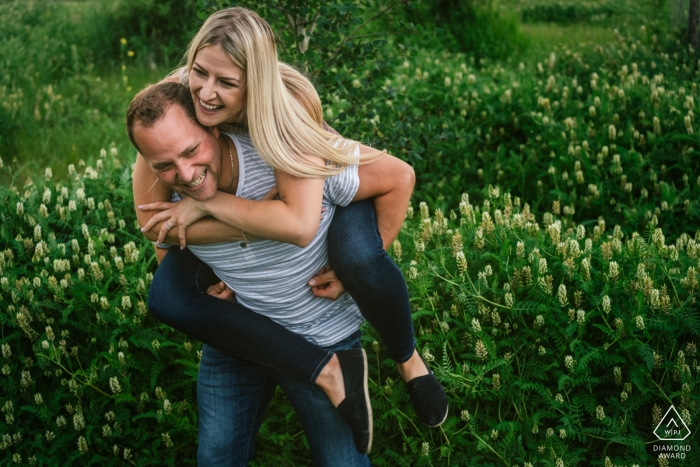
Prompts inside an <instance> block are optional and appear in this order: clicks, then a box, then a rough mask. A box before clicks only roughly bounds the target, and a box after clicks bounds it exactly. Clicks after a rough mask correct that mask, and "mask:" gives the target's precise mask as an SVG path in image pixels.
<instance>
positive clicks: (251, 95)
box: [186, 7, 384, 178]
mask: <svg viewBox="0 0 700 467" xmlns="http://www.w3.org/2000/svg"><path fill="white" fill-rule="evenodd" d="M210 45H219V46H221V48H222V49H223V50H224V52H226V54H227V55H228V56H229V57H230V58H231V60H232V62H233V63H234V64H235V65H237V66H239V67H240V68H241V69H242V70H243V72H244V73H245V81H246V83H245V86H246V99H245V104H244V108H243V118H244V119H245V121H244V122H242V123H245V124H247V126H248V131H249V133H250V137H251V139H252V141H253V144H254V145H255V148H256V149H257V150H258V152H259V153H260V156H261V157H262V158H263V159H264V160H265V162H267V163H268V164H270V165H271V166H272V167H274V168H276V169H279V170H281V171H284V172H287V173H289V174H291V175H294V176H297V177H307V178H309V177H314V178H316V177H327V176H329V175H334V174H336V173H339V172H341V171H342V170H343V169H344V168H345V166H347V165H351V164H357V163H358V162H359V160H358V159H357V157H356V153H357V143H356V142H355V141H351V140H347V139H344V138H342V137H340V136H338V135H334V134H332V133H330V132H328V131H326V130H324V129H323V128H322V126H321V125H322V122H323V112H322V109H321V100H320V99H319V97H318V93H317V92H316V90H315V89H314V87H313V85H312V84H311V82H310V81H309V80H308V79H307V78H305V77H304V76H303V75H302V74H301V73H299V72H298V71H297V70H295V69H294V68H292V67H291V66H289V65H287V64H284V63H282V62H279V60H278V58H277V47H276V45H275V36H274V34H273V32H272V29H271V28H270V26H269V25H268V24H267V23H266V22H265V21H264V20H263V19H262V18H260V16H258V15H257V14H256V13H254V12H253V11H250V10H247V9H245V8H239V7H236V8H227V9H225V10H220V11H218V12H216V13H214V14H212V15H211V16H210V17H209V18H207V20H206V22H205V23H204V25H203V26H202V27H201V28H200V30H199V32H198V33H197V35H196V36H195V37H194V39H192V42H190V44H189V47H188V49H187V54H186V56H187V71H188V72H189V71H190V70H192V65H193V63H194V59H195V56H196V55H197V52H198V51H199V50H201V49H203V48H204V47H208V46H210ZM382 154H384V152H383V151H376V153H372V154H369V155H363V161H364V160H370V159H376V158H377V157H379V156H381V155H382ZM307 156H312V157H318V158H320V159H323V160H325V161H327V165H325V166H322V165H316V164H314V163H313V162H312V161H311V160H310V159H309V158H308V157H307Z"/></svg>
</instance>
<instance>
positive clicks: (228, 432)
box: [197, 331, 370, 467]
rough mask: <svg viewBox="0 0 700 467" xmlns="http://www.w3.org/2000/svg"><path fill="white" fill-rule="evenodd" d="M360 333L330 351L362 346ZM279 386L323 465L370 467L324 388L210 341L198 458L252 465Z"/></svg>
mask: <svg viewBox="0 0 700 467" xmlns="http://www.w3.org/2000/svg"><path fill="white" fill-rule="evenodd" d="M359 337H360V333H359V331H358V332H357V333H355V334H354V335H353V336H350V337H349V338H347V339H344V340H342V341H341V342H338V343H337V344H335V345H333V346H331V347H328V348H327V349H326V350H328V351H336V350H344V349H349V348H352V347H359ZM277 385H279V386H280V388H281V389H282V391H283V392H284V394H285V395H286V396H287V398H288V399H289V401H290V402H291V404H292V406H293V407H294V410H295V411H296V413H297V415H298V416H299V419H300V420H301V424H302V426H303V428H304V433H305V435H306V438H307V439H308V441H309V445H310V446H311V456H312V457H313V460H314V464H315V465H317V466H319V467H335V466H337V467H366V466H369V465H370V462H369V458H368V457H367V455H366V454H360V453H358V452H357V450H356V449H355V443H354V441H353V437H352V432H351V431H350V428H349V427H348V425H347V424H346V423H345V421H344V420H343V419H342V418H341V417H340V415H339V413H338V411H337V410H335V409H334V408H333V405H332V404H331V403H330V401H329V400H328V397H326V395H325V394H324V393H323V391H322V390H321V389H320V388H319V387H318V386H315V385H313V384H311V383H309V382H305V381H301V380H299V379H297V378H294V377H291V376H289V375H288V374H287V373H285V372H282V371H279V370H272V369H269V368H264V367H261V366H260V365H256V364H253V363H250V362H248V361H246V360H241V359H239V358H236V357H231V356H229V355H227V354H225V353H223V352H221V351H219V350H217V349H215V348H213V347H210V346H208V345H205V346H204V347H203V350H202V361H201V363H200V365H199V379H198V381H197V405H198V411H199V448H198V451H197V462H198V464H199V465H201V466H206V467H238V466H247V465H248V462H249V461H250V460H251V459H252V458H253V453H254V451H255V435H256V433H257V432H258V429H259V428H260V425H261V423H262V420H263V417H264V415H265V409H266V408H267V405H268V403H269V402H270V400H271V399H272V396H273V394H274V391H275V387H276V386H277Z"/></svg>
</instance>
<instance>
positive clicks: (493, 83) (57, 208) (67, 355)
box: [0, 0, 700, 466]
mask: <svg viewBox="0 0 700 467" xmlns="http://www.w3.org/2000/svg"><path fill="white" fill-rule="evenodd" d="M175 3H178V2H165V3H163V2H160V3H158V4H157V3H156V2H147V3H140V2H132V1H127V0H124V1H120V2H118V3H117V4H116V6H114V7H110V8H106V7H105V6H103V4H102V3H101V2H85V3H82V2H80V3H78V2H72V3H70V4H69V5H68V6H66V5H65V4H59V3H58V2H49V3H42V4H38V3H32V2H4V3H2V4H0V43H1V45H2V48H1V49H0V50H2V52H1V53H2V59H1V62H2V63H3V70H4V71H5V72H4V73H3V74H2V75H0V97H1V99H0V101H1V102H2V104H1V106H0V156H1V158H0V180H3V181H4V183H3V184H2V186H0V329H2V331H1V332H0V349H1V350H2V353H1V354H0V355H1V357H0V373H2V376H1V378H2V389H1V390H0V432H1V433H2V438H1V439H0V452H2V455H1V456H0V466H4V465H15V464H17V463H30V462H34V463H35V465H81V466H82V465H91V464H96V463H101V464H104V465H114V466H121V465H125V464H127V463H132V464H136V465H158V466H160V465H194V463H195V461H194V458H195V456H194V452H195V450H196V426H197V418H196V406H195V401H196V399H195V396H194V391H195V381H196V374H197V365H198V361H199V357H198V349H199V345H198V344H197V343H194V342H189V340H188V338H187V337H186V336H183V335H182V334H179V333H176V332H174V331H172V330H171V329H170V328H168V327H167V326H164V325H161V324H159V323H158V322H156V321H155V320H153V319H152V318H151V317H150V316H149V315H148V313H147V311H146V309H145V303H146V299H147V287H148V285H149V280H150V278H151V277H152V276H151V274H152V273H153V270H154V268H155V261H154V258H153V253H152V247H151V245H150V244H149V243H148V242H147V241H146V240H145V239H144V238H143V237H142V236H141V235H140V234H139V233H138V230H137V228H136V225H135V218H134V215H133V212H132V211H133V202H132V198H131V188H130V183H131V181H130V170H129V164H130V162H131V159H132V158H131V156H130V155H131V154H133V150H132V149H131V148H130V147H129V146H128V141H127V139H126V136H125V134H124V131H123V128H122V119H123V114H124V109H125V107H126V105H127V104H128V101H129V99H130V97H131V95H133V92H135V90H137V89H138V88H139V87H140V85H141V84H143V83H140V82H139V81H138V80H137V78H135V77H134V73H136V72H137V71H138V70H137V69H136V68H135V66H134V65H135V62H134V60H144V61H145V62H147V65H149V66H150V62H151V60H152V61H154V62H160V63H163V62H165V61H166V60H169V61H170V62H169V63H173V62H174V60H175V57H176V55H177V50H179V49H177V47H180V48H181V47H184V45H185V43H186V42H187V39H188V38H189V36H187V37H185V38H184V39H183V36H186V34H185V33H184V32H183V31H192V29H191V28H195V27H196V24H195V23H196V22H197V19H196V16H195V14H194V13H192V11H193V10H192V8H195V9H197V10H198V11H199V12H200V13H202V14H204V15H205V14H207V13H208V12H210V11H211V10H212V9H214V8H220V7H223V6H228V5H229V2H228V0H213V1H208V0H207V1H205V0H199V2H198V3H197V5H196V7H193V6H192V5H193V2H189V3H187V4H184V3H178V5H175ZM518 3H519V4H520V5H521V6H522V7H523V10H521V11H522V12H523V15H525V14H526V13H525V11H526V10H525V8H526V7H528V8H529V7H532V6H534V5H539V4H545V3H547V4H548V5H553V4H554V2H551V1H547V2H545V1H544V0H542V1H540V0H536V1H535V0H533V1H531V2H518ZM623 3H624V4H622V3H620V4H618V3H616V4H615V5H613V4H611V3H609V2H605V1H601V2H596V3H595V8H598V9H600V8H608V6H609V7H610V8H617V6H618V5H619V8H627V7H628V6H629V3H628V2H623ZM243 4H244V5H246V6H250V7H251V8H253V9H255V10H256V11H259V12H260V13H261V15H262V16H263V17H264V18H266V19H268V20H270V22H271V24H272V25H273V28H274V30H275V31H276V33H277V34H278V36H279V37H280V48H281V50H282V51H283V57H284V59H285V60H287V61H290V62H292V63H294V64H296V65H297V66H299V67H300V68H301V69H304V70H307V71H308V73H309V74H310V76H311V78H312V79H313V80H314V82H315V83H316V84H317V86H318V87H319V92H320V94H321V97H322V100H323V102H324V107H325V112H326V117H327V120H328V121H329V122H330V123H331V125H333V126H334V127H336V128H337V129H338V130H339V131H341V133H343V134H345V135H347V136H349V137H352V138H356V139H360V140H363V141H365V142H369V143H372V144H374V145H376V146H380V147H387V148H388V150H389V152H390V153H392V154H395V155H397V156H399V157H402V158H404V159H406V160H408V161H409V162H411V163H412V164H413V166H414V167H415V169H416V173H417V176H418V185H417V189H416V195H415V198H414V199H415V200H416V201H415V202H414V203H417V202H418V201H426V202H427V203H426V204H425V205H422V204H419V205H417V206H414V207H415V210H414V209H411V210H410V212H409V216H408V217H409V218H408V219H407V221H406V223H405V225H404V228H403V230H402V232H401V234H400V237H399V240H400V242H398V243H396V244H395V245H394V247H393V252H392V254H393V257H394V258H395V259H396V260H397V262H398V263H399V264H400V266H401V268H402V270H403V271H404V274H405V276H406V278H407V281H408V283H409V287H410V291H411V297H412V304H413V307H414V323H415V325H416V329H417V331H418V336H417V337H418V345H419V349H420V351H421V352H422V354H423V356H424V358H425V359H426V360H427V361H430V364H431V367H432V368H433V369H435V371H436V373H437V374H438V376H439V378H440V379H441V380H442V381H443V382H444V383H445V385H446V387H447V389H448V392H449V396H450V400H451V407H450V416H449V417H448V419H447V421H446V422H445V424H444V425H443V426H442V427H441V428H439V429H428V428H425V427H424V426H421V425H419V424H418V422H416V419H415V415H414V414H413V413H412V409H411V408H410V403H409V400H408V395H407V394H406V392H405V389H404V388H403V385H402V384H401V382H400V379H399V377H398V375H397V374H396V371H395V369H394V366H393V362H392V361H391V360H390V359H389V358H388V357H387V355H386V354H385V353H384V351H383V350H382V348H381V345H380V344H378V343H375V341H378V340H379V337H378V336H377V335H376V334H375V333H374V331H373V330H372V329H371V328H366V329H365V336H364V339H363V344H364V346H365V348H366V349H368V351H369V354H370V359H371V362H372V366H371V387H372V392H373V398H372V400H373V406H374V412H375V417H376V419H375V420H376V421H375V430H376V431H375V433H376V440H375V448H374V452H373V453H372V456H371V458H372V462H373V464H374V465H377V466H397V465H398V466H403V465H405V466H408V465H483V466H488V465H516V464H517V465H529V464H528V463H530V464H531V465H552V466H555V465H560V463H559V460H561V462H562V463H564V464H565V465H567V466H568V465H580V466H585V465H609V464H616V465H627V466H629V465H632V464H635V463H636V464H639V465H651V464H652V463H654V462H655V460H654V458H653V456H654V454H653V452H652V451H651V449H650V448H649V446H647V444H646V443H650V442H652V441H653V439H654V438H653V435H652V430H653V428H654V426H655V424H656V422H658V419H659V417H661V416H662V415H663V413H664V412H665V410H666V409H667V408H668V406H669V405H670V404H672V403H673V404H674V405H675V407H676V408H677V409H678V410H679V412H680V413H681V415H682V416H683V417H684V418H685V419H686V421H688V422H689V424H690V428H691V431H693V432H694V433H695V432H696V427H695V425H696V424H697V423H696V421H697V420H698V416H699V413H698V412H699V410H698V402H699V401H698V394H699V392H698V389H697V388H698V386H697V385H698V372H699V370H700V367H699V366H698V363H697V360H698V358H697V357H698V354H697V342H698V339H700V313H699V312H698V309H699V308H700V307H698V306H697V299H698V290H699V285H698V274H697V271H698V268H700V263H699V261H700V246H699V244H700V236H699V235H698V233H697V231H698V230H700V210H699V209H700V206H698V199H700V192H699V190H700V185H699V182H698V180H699V178H698V177H699V176H700V167H699V166H698V164H699V163H700V162H698V161H699V160H700V159H698V155H699V154H698V153H699V152H700V142H699V140H698V138H697V131H698V130H699V129H698V126H697V119H696V116H695V114H694V112H697V108H696V106H697V103H698V90H697V81H698V64H697V63H698V61H697V60H698V56H697V53H693V52H691V51H689V50H686V49H685V48H684V47H683V46H682V44H681V42H679V41H678V40H677V39H676V37H674V36H673V35H666V34H665V33H662V32H660V31H662V29H661V28H660V27H658V26H657V25H656V24H655V23H654V22H652V21H649V22H648V23H647V25H646V27H645V28H640V27H639V25H638V24H636V25H634V26H632V27H625V26H624V25H622V24H620V25H618V24H615V27H616V28H617V29H615V30H612V31H610V32H609V33H608V34H609V37H610V38H611V39H610V40H605V41H597V40H596V42H593V43H590V39H589V40H588V43H582V44H578V43H574V41H568V42H567V41H564V42H563V44H558V45H551V46H549V48H548V49H547V50H546V51H544V52H539V51H535V52H531V55H528V56H523V57H522V58H519V59H518V60H515V59H514V58H513V57H512V56H511V58H510V59H506V60H502V61H493V60H491V59H489V58H485V57H489V55H487V54H486V53H481V54H480V55H479V56H470V55H465V54H462V53H455V52H454V50H457V49H456V48H455V49H450V47H457V46H458V45H457V39H456V38H455V37H454V36H452V33H451V32H450V30H449V28H450V27H454V25H452V26H450V25H448V24H446V23H445V22H443V23H445V24H440V23H439V22H438V21H437V20H435V18H436V17H435V16H433V17H432V20H431V21H432V22H431V23H424V24H423V23H420V22H419V21H418V20H415V21H414V20H411V19H410V16H409V15H410V14H411V11H413V10H411V9H410V8H414V7H415V8H417V9H416V10H415V11H416V12H420V11H421V10H420V9H421V8H424V9H427V8H437V7H438V6H440V5H443V6H444V5H446V3H444V2H443V3H439V2H431V3H428V2H419V3H418V4H417V5H415V6H414V5H411V6H410V8H409V5H405V4H403V3H400V4H395V3H394V2H380V3H379V4H378V5H374V4H372V3H369V2H364V1H363V2H343V1H333V2H290V5H287V4H286V2H285V3H284V4H283V3H281V2H266V3H265V4H264V5H256V4H253V3H247V2H246V3H243ZM559 4H560V6H561V8H560V10H557V12H556V13H551V14H552V15H554V16H553V18H554V19H555V20H557V21H562V22H571V21H574V20H575V21H580V20H585V21H590V22H597V23H599V24H601V23H603V19H604V18H602V16H601V15H602V14H603V13H600V12H599V11H603V10H595V11H594V9H593V6H591V5H593V3H592V2H576V5H577V6H576V8H577V10H576V12H574V13H570V12H569V10H566V8H568V7H566V5H569V4H570V2H559ZM281 6H286V7H287V8H289V10H288V13H289V14H290V15H291V16H290V18H291V20H290V19H288V18H287V17H285V15H284V12H282V11H281V10H279V7H281ZM588 6H591V9H590V10H585V8H588ZM178 8H180V9H178ZM188 8H189V10H187V11H189V12H190V13H187V14H185V13H183V12H184V11H185V9H188ZM459 8H463V9H464V10H463V11H462V12H461V13H460V14H464V15H466V14H467V13H466V12H468V11H467V9H466V8H467V7H465V6H459ZM548 8H549V7H548ZM552 8H554V7H552ZM557 8H558V7H557ZM154 9H155V10H154ZM168 9H170V10H168ZM385 9H386V11H384V10H385ZM156 10H157V11H156ZM135 11H141V12H142V13H143V12H144V11H149V12H150V13H148V15H150V16H148V15H147V16H148V18H139V17H138V15H136V14H135V13H134V12H135ZM426 11H427V10H426ZM435 11H437V10H435ZM533 11H534V10H533ZM547 11H549V10H547ZM552 11H554V10H552ZM582 11H583V13H580V12H582ZM620 11H621V12H622V13H624V11H622V10H620ZM117 13H118V14H121V15H122V16H121V19H120V21H121V22H119V23H117V22H113V18H115V16H113V15H116V14H117ZM164 14H171V15H173V24H176V25H179V26H178V28H180V29H177V28H174V29H169V27H170V26H169V25H166V24H163V23H164V22H163V21H160V20H159V21H160V22H155V21H156V20H155V18H162V17H163V16H162V15H164ZM434 14H437V13H434ZM443 14H444V13H443ZM528 14H529V13H528ZM546 14H550V13H546ZM605 14H606V15H607V13H605ZM617 14H619V12H618V13H614V14H612V13H611V15H612V16H609V17H607V18H608V20H610V21H613V20H614V18H615V17H616V16H615V15H617ZM625 14H626V13H625ZM159 15H161V16H159ZM537 15H540V16H537V17H533V19H537V18H539V19H542V18H545V13H541V12H540V13H537ZM375 16H376V18H375ZM454 17H455V18H457V17H460V16H459V15H457V14H455V15H454ZM129 18H131V19H129ZM629 18H632V19H630V20H629V21H630V22H631V23H632V24H634V19H635V18H638V17H637V16H630V17H629ZM201 19H203V18H201V17H200V18H199V20H201ZM375 19H376V21H375ZM370 20H371V21H370ZM394 20H395V21H394ZM110 21H112V23H110ZM188 21H191V22H190V23H187V22H188ZM410 21H413V22H414V23H416V26H415V27H412V26H410V24H408V22H410ZM488 21H489V19H488V18H486V19H483V18H482V19H481V20H479V22H480V24H481V23H484V24H489V23H488ZM365 23H366V24H365ZM78 24H80V25H81V27H77V25H78ZM114 24H119V25H121V26H118V27H117V26H114ZM124 25H126V26H124ZM314 25H315V29H313V27H314ZM363 25H364V26H363ZM122 26H124V27H127V26H128V28H131V29H123V28H122ZM359 26H362V27H360V28H358V27H359ZM438 26H439V27H438ZM504 27H507V28H510V26H508V25H505V26H504ZM188 28H189V29H188ZM298 28H301V29H298ZM431 28H432V29H431ZM397 30H400V31H401V30H403V33H402V34H397V33H396V32H397ZM124 31H131V32H124ZM100 33H102V34H101V35H100ZM469 33H470V34H471V33H472V32H469ZM142 34H143V35H142ZM474 34H476V32H474ZM428 35H431V37H427V36H428ZM47 37H49V38H51V40H46V38H47ZM448 37H451V38H449V39H445V41H444V42H441V41H442V39H443V38H448ZM475 37H477V36H475ZM121 38H124V39H125V41H120V39H121ZM178 38H180V39H178ZM306 38H308V41H309V42H308V47H307V46H304V43H305V40H306ZM485 40H486V39H480V41H485ZM488 40H491V39H488ZM493 40H496V39H493ZM451 41H453V42H451ZM576 42H578V41H576ZM443 43H444V45H445V48H441V49H438V47H439V46H440V45H441V44H443ZM426 44H429V45H430V47H425V45H426ZM480 44H481V45H483V43H482V42H480ZM445 49H447V51H445ZM449 50H453V52H450V51H449ZM130 51H131V52H135V57H134V56H132V55H133V54H130V53H129V52H130ZM520 60H522V62H523V63H522V64H520V63H519V61H520ZM110 65H112V66H114V67H115V68H116V67H118V68H117V69H116V71H113V72H111V74H108V75H106V76H101V75H100V74H99V73H98V70H100V69H101V68H103V67H105V66H110ZM167 71H169V68H168V69H167V70H163V69H156V70H155V71H154V72H152V74H151V75H148V76H150V78H148V80H151V81H153V80H155V79H158V78H160V77H161V76H162V75H164V74H165V72H167ZM143 76H147V75H146V74H144V75H143ZM139 79H141V80H143V81H144V82H145V81H146V80H147V78H145V77H142V78H139ZM132 88H133V89H132ZM591 108H592V109H593V110H591ZM611 127H613V128H614V131H613V129H611ZM80 131H85V132H86V134H89V138H87V137H86V138H84V139H79V136H78V133H79V132H80ZM57 134H62V135H63V138H62V139H60V138H57V137H56V135H57ZM22 135H24V136H22ZM112 142H115V144H111V143H112ZM30 143H31V144H30ZM74 144H77V145H78V148H77V149H76V148H75V146H73V147H71V145H74ZM101 147H105V148H109V150H108V151H104V152H101V153H100V157H99V158H90V157H88V156H89V155H93V154H97V153H98V151H99V148H101ZM126 148H129V149H128V150H125V149H126ZM120 152H121V153H122V154H123V155H124V156H123V157H122V156H119V155H118V154H119V153H120ZM42 154H50V155H51V156H52V157H53V159H52V162H51V165H52V166H54V172H55V173H54V174H52V173H51V171H47V172H43V169H42V170H39V167H43V166H42V165H40V164H43V162H35V161H37V160H38V161H42V159H41V158H40V156H41V155H42ZM45 157H46V156H45ZM81 157H82V158H83V159H88V162H87V164H86V163H85V162H83V161H82V160H81ZM15 158H17V160H18V161H17V162H16V163H11V161H12V160H13V159H15ZM59 160H61V161H66V160H68V161H75V166H72V167H71V166H70V165H68V163H63V162H61V163H59V162H58V161H59ZM78 160H80V162H78ZM31 164H34V168H33V169H31V168H30V169H27V168H26V166H27V165H31ZM76 166H77V169H76ZM27 172H30V173H32V176H31V180H27V181H26V183H25V182H24V180H25V179H26V173H27ZM20 180H22V182H20ZM483 187H488V188H486V189H484V188H483ZM494 187H499V188H494ZM463 192H466V193H467V195H462V193H463ZM519 198H520V199H519ZM470 200H471V201H470ZM521 200H522V201H521ZM524 201H528V203H529V206H528V205H527V204H526V203H525V202H524ZM414 211H415V215H414V214H413V212H414ZM431 213H432V214H431ZM671 239H672V240H671ZM166 401H167V402H166ZM689 444H690V445H691V448H692V449H691V452H695V451H698V450H699V449H700V446H699V445H698V438H697V436H693V437H691V438H690V439H689ZM257 450H258V452H257V454H256V458H255V460H254V465H260V466H265V465H304V464H307V463H308V462H309V461H308V459H309V455H308V448H307V446H306V444H305V440H304V437H303V432H302V430H301V427H300V425H299V422H298V420H297V418H296V416H295V415H294V413H293V410H292V408H291V407H290V406H289V404H288V403H287V401H286V399H284V397H283V396H281V395H279V394H278V395H277V396H276V397H275V399H274V401H273V403H272V405H271V407H270V410H269V411H268V415H267V418H266V421H265V423H264V424H263V427H262V429H261V432H260V435H259V439H258V443H257ZM6 453H7V454H6ZM608 459H609V462H608Z"/></svg>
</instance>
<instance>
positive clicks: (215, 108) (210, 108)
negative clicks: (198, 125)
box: [199, 100, 223, 111]
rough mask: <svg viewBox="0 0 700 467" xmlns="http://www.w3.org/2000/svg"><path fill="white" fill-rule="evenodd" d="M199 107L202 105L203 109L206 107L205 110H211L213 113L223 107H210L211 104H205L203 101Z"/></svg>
mask: <svg viewBox="0 0 700 467" xmlns="http://www.w3.org/2000/svg"><path fill="white" fill-rule="evenodd" d="M199 105H201V106H202V107H204V109H205V110H211V111H214V110H218V109H220V108H221V107H223V106H222V105H209V104H205V103H204V102H202V101H201V100H200V101H199Z"/></svg>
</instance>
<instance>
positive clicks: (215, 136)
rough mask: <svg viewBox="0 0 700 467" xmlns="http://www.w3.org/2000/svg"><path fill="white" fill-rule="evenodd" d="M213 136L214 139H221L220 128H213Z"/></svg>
mask: <svg viewBox="0 0 700 467" xmlns="http://www.w3.org/2000/svg"><path fill="white" fill-rule="evenodd" d="M211 134H212V135H214V138H217V139H218V138H219V135H220V132H219V127H216V126H213V127H211Z"/></svg>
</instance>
